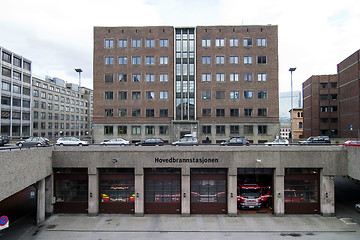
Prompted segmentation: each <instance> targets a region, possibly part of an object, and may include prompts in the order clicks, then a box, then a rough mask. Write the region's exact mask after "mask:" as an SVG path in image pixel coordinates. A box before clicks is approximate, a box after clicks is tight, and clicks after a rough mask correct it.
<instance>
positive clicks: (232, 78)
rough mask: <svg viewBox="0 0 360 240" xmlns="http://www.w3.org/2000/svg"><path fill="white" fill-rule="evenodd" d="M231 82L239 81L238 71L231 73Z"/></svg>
mask: <svg viewBox="0 0 360 240" xmlns="http://www.w3.org/2000/svg"><path fill="white" fill-rule="evenodd" d="M229 76H230V82H238V81H239V74H238V73H230V75H229Z"/></svg>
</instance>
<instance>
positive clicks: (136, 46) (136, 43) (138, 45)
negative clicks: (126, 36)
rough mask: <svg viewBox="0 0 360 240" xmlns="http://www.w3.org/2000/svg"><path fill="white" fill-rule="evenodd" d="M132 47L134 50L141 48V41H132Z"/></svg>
mask: <svg viewBox="0 0 360 240" xmlns="http://www.w3.org/2000/svg"><path fill="white" fill-rule="evenodd" d="M132 47H133V48H139V47H141V40H140V39H132Z"/></svg>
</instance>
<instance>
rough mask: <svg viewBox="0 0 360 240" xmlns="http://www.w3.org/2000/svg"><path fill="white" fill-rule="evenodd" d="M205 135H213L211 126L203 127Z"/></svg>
mask: <svg viewBox="0 0 360 240" xmlns="http://www.w3.org/2000/svg"><path fill="white" fill-rule="evenodd" d="M202 132H203V134H211V126H203V130H202Z"/></svg>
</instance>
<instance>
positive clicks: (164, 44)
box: [160, 39, 169, 47]
mask: <svg viewBox="0 0 360 240" xmlns="http://www.w3.org/2000/svg"><path fill="white" fill-rule="evenodd" d="M168 46H169V40H168V39H160V47H168Z"/></svg>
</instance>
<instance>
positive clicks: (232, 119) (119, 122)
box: [94, 25, 279, 143]
mask: <svg viewBox="0 0 360 240" xmlns="http://www.w3.org/2000/svg"><path fill="white" fill-rule="evenodd" d="M187 133H191V134H193V135H196V136H197V137H198V138H199V140H200V141H201V142H203V141H204V140H205V138H206V137H207V136H208V137H209V138H210V141H211V143H218V142H221V141H223V140H225V139H227V138H229V136H234V135H244V136H246V137H247V138H248V139H249V140H250V141H251V142H253V143H261V142H263V141H267V140H271V139H273V138H274V137H275V135H276V134H278V133H279V99H278V34H277V26H271V25H267V26H198V27H186V28H176V27H175V28H174V27H169V26H166V27H163V26H159V27H95V29H94V138H95V142H97V143H98V142H100V141H103V140H104V139H109V138H113V137H125V138H127V139H129V140H132V141H138V140H141V139H144V138H146V137H153V136H156V137H162V138H163V139H164V140H165V141H167V142H172V141H174V140H175V139H178V138H180V137H181V136H182V135H184V134H187Z"/></svg>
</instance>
